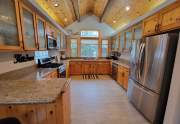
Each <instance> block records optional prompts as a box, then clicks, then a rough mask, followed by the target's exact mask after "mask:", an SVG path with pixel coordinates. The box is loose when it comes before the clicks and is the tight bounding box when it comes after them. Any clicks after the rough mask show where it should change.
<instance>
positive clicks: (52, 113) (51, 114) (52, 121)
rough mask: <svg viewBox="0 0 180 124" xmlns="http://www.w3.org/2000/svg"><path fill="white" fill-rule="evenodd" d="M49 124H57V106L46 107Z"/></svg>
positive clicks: (53, 104)
mask: <svg viewBox="0 0 180 124" xmlns="http://www.w3.org/2000/svg"><path fill="white" fill-rule="evenodd" d="M46 112H47V113H46V115H47V124H56V104H55V103H51V104H47V105H46Z"/></svg>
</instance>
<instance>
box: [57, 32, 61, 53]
mask: <svg viewBox="0 0 180 124" xmlns="http://www.w3.org/2000/svg"><path fill="white" fill-rule="evenodd" d="M57 48H58V49H59V50H60V49H61V32H59V31H57Z"/></svg>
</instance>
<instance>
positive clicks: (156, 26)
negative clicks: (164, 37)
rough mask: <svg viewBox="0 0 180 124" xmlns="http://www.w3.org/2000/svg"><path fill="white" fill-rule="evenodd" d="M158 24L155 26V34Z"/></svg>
mask: <svg viewBox="0 0 180 124" xmlns="http://www.w3.org/2000/svg"><path fill="white" fill-rule="evenodd" d="M157 28H158V24H156V25H155V32H157V31H158V30H157Z"/></svg>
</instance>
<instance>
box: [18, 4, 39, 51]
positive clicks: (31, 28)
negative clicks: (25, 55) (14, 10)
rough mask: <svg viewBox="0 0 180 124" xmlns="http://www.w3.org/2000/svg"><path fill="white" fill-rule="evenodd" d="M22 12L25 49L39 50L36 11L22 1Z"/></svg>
mask: <svg viewBox="0 0 180 124" xmlns="http://www.w3.org/2000/svg"><path fill="white" fill-rule="evenodd" d="M20 14H21V23H22V33H23V35H22V36H23V43H24V50H37V49H38V44H37V41H36V38H37V32H36V24H35V13H34V12H33V11H32V10H31V9H30V8H29V7H27V6H26V5H25V4H23V3H22V2H20Z"/></svg>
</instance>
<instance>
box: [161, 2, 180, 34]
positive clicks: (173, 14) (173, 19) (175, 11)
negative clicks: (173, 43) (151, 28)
mask: <svg viewBox="0 0 180 124" xmlns="http://www.w3.org/2000/svg"><path fill="white" fill-rule="evenodd" d="M179 27H180V1H177V2H176V3H175V4H172V5H171V6H169V7H167V8H165V9H164V10H162V11H161V12H160V26H159V30H160V31H167V30H172V29H177V28H179Z"/></svg>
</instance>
